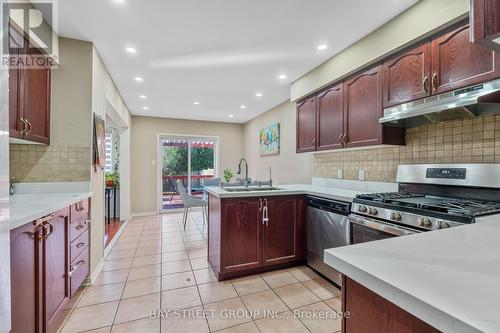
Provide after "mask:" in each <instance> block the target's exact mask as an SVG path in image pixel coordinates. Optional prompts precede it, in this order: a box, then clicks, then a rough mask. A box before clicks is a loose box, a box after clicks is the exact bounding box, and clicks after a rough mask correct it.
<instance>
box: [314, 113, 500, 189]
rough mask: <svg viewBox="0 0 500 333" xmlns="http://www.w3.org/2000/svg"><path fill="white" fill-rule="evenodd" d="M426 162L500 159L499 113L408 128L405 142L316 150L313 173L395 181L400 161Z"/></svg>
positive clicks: (470, 161) (409, 162)
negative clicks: (370, 147) (355, 148)
mask: <svg viewBox="0 0 500 333" xmlns="http://www.w3.org/2000/svg"><path fill="white" fill-rule="evenodd" d="M424 163H500V115H496V116H487V117H479V118H476V119H464V120H456V121H449V122H443V123H437V124H433V125H427V126H422V127H416V128H409V129H407V131H406V145H405V146H398V147H393V146H391V147H383V148H372V149H362V150H338V151H332V152H326V153H315V154H314V166H313V176H315V177H325V178H337V170H338V169H343V176H344V179H353V180H357V179H358V170H364V171H365V180H369V181H385V182H394V181H395V180H396V171H397V168H398V165H399V164H424Z"/></svg>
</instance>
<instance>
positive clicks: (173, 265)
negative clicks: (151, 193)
mask: <svg viewBox="0 0 500 333" xmlns="http://www.w3.org/2000/svg"><path fill="white" fill-rule="evenodd" d="M181 219H182V213H169V214H164V215H158V216H152V217H143V218H136V219H133V220H131V221H130V223H129V224H128V225H127V226H126V228H125V230H124V231H123V233H122V235H121V236H120V238H119V239H118V241H117V242H116V244H115V246H114V247H113V249H112V250H111V252H110V254H109V256H108V257H107V258H106V262H105V264H104V267H103V270H102V271H101V273H100V274H99V276H98V277H97V280H96V282H95V284H94V285H93V286H91V287H87V288H86V289H85V290H84V291H83V294H82V296H81V297H80V299H79V300H78V303H76V307H75V308H74V309H73V310H72V312H71V314H70V315H69V317H68V319H67V320H66V322H65V325H64V326H63V327H62V329H61V333H68V332H70V333H76V332H94V333H97V332H98V333H117V332H121V333H135V332H138V333H160V332H162V333H163V332H168V333H170V332H172V333H175V332H180V333H197V332H216V331H217V332H225V333H231V332H233V333H236V332H248V333H250V332H262V333H267V332H269V333H279V332H286V333H293V332H313V333H335V332H338V331H339V330H340V321H339V320H337V319H335V318H329V319H324V318H317V317H316V318H315V317H314V316H313V314H314V313H321V314H326V315H327V316H328V315H329V314H330V315H331V314H332V313H333V311H334V310H335V311H340V298H339V296H340V291H339V290H338V289H337V288H336V287H334V286H333V285H331V284H330V283H328V282H327V281H326V280H323V279H322V278H321V277H319V276H318V275H316V274H315V273H314V272H313V271H311V270H310V269H309V268H307V267H305V266H302V267H296V268H290V269H285V270H279V271H274V272H268V273H264V274H259V275H253V276H249V277H244V278H240V279H235V280H231V281H225V282H217V281H216V279H215V276H214V274H213V273H212V271H211V270H210V268H208V267H209V266H208V264H207V257H206V256H207V242H206V235H207V229H206V226H205V227H203V223H202V218H201V212H193V213H192V214H190V216H189V220H188V224H187V228H186V230H183V229H182V222H181ZM160 309H161V310H162V311H163V312H162V316H160V317H161V318H153V319H151V318H150V312H151V311H156V312H158V311H159V310H160ZM174 310H182V311H177V312H169V313H167V311H174ZM229 311H234V312H229ZM265 311H273V312H272V313H267V314H266V313H265ZM231 313H232V314H235V315H234V316H231V317H230V318H228V314H231ZM297 314H300V315H299V316H297ZM205 317H206V318H205Z"/></svg>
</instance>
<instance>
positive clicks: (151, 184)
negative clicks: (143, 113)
mask: <svg viewBox="0 0 500 333" xmlns="http://www.w3.org/2000/svg"><path fill="white" fill-rule="evenodd" d="M158 133H162V134H184V135H207V136H218V137H219V147H220V148H219V150H220V151H219V156H220V161H219V170H218V171H219V174H220V175H222V170H224V169H225V168H230V169H232V170H235V169H236V167H237V164H238V161H239V159H240V158H241V157H243V126H242V125H240V124H228V123H216V122H206V121H193V120H178V119H168V118H153V117H132V133H131V140H130V141H131V177H132V182H131V204H132V212H133V213H134V214H140V213H152V212H156V211H157V210H158V207H157V204H158V197H157V186H158V179H157V178H158V177H157V164H158V163H157V161H156V159H157V149H158V142H157V141H158ZM152 161H155V162H154V163H155V165H153V162H152Z"/></svg>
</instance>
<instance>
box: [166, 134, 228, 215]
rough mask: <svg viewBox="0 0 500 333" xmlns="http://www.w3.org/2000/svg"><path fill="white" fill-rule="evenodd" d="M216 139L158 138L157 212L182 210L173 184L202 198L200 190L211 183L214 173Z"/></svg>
mask: <svg viewBox="0 0 500 333" xmlns="http://www.w3.org/2000/svg"><path fill="white" fill-rule="evenodd" d="M217 145H218V141H217V138H214V137H198V136H175V135H169V136H161V137H160V157H161V184H162V185H161V186H162V193H161V206H162V207H161V210H163V211H165V210H169V209H176V208H183V207H184V205H183V204H182V199H181V197H180V196H179V189H178V186H177V184H178V183H177V182H178V181H181V182H182V184H183V186H184V187H186V188H187V190H188V193H189V194H191V195H193V196H195V197H202V196H203V186H204V185H206V184H207V183H208V182H210V180H212V181H213V179H214V177H215V175H216V174H217V173H216V169H217V158H216V157H217V151H216V149H217Z"/></svg>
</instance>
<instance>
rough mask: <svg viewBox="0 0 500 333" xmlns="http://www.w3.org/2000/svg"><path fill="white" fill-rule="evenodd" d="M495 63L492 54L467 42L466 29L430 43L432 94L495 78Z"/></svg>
mask: <svg viewBox="0 0 500 333" xmlns="http://www.w3.org/2000/svg"><path fill="white" fill-rule="evenodd" d="M499 61H500V58H499V57H498V54H497V53H496V52H494V51H492V50H489V49H487V48H484V47H482V46H481V45H478V44H475V43H471V42H470V36H469V25H465V26H462V27H460V28H458V29H456V30H454V31H451V32H449V33H447V34H445V35H444V36H441V37H439V38H436V39H434V40H433V41H432V79H431V80H432V89H433V93H443V92H446V91H450V90H454V89H458V88H462V87H467V86H470V85H473V84H477V83H482V82H485V81H490V80H493V79H495V78H498V77H500V64H499Z"/></svg>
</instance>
